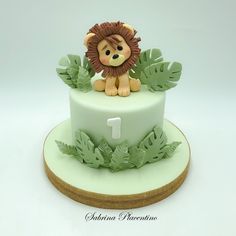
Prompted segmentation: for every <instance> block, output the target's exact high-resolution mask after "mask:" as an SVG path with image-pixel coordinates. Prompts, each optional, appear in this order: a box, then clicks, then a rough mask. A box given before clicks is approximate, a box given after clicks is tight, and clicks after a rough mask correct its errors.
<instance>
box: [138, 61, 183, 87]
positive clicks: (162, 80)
mask: <svg viewBox="0 0 236 236" xmlns="http://www.w3.org/2000/svg"><path fill="white" fill-rule="evenodd" d="M181 70H182V66H181V64H180V63H178V62H173V63H170V62H160V63H156V64H153V65H151V66H149V67H147V68H145V70H144V71H143V72H141V81H142V83H143V84H147V86H148V88H149V90H150V91H165V90H167V89H170V88H173V87H175V86H176V85H177V84H176V82H177V81H178V80H179V78H180V75H181Z"/></svg>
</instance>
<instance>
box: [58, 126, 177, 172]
mask: <svg viewBox="0 0 236 236" xmlns="http://www.w3.org/2000/svg"><path fill="white" fill-rule="evenodd" d="M75 136H76V137H75V138H76V144H75V145H68V144H65V143H63V142H61V141H56V144H57V146H58V148H59V150H60V151H61V152H62V153H63V154H66V155H69V156H71V157H73V158H75V159H77V160H79V161H80V162H81V163H83V164H85V165H88V166H89V167H92V168H100V167H105V168H108V169H110V170H111V171H113V172H116V171H121V170H125V169H131V168H140V167H142V166H144V165H145V164H147V163H153V162H157V161H160V160H162V159H165V158H170V157H172V155H173V153H174V152H175V150H176V149H177V147H178V146H179V145H180V144H181V142H172V143H169V144H168V143H167V137H166V135H165V133H164V132H163V130H162V129H161V128H159V127H157V126H155V127H154V128H153V130H152V131H151V132H149V134H148V135H147V136H146V137H144V138H143V139H142V141H141V142H139V143H138V144H137V145H135V146H131V147H129V146H128V143H127V142H122V143H121V144H119V145H117V146H116V147H115V148H114V149H113V148H112V147H111V146H110V145H109V144H108V142H107V141H106V140H105V139H102V140H101V142H100V143H99V145H98V146H97V147H96V146H95V144H94V143H93V141H92V140H91V138H90V137H89V136H88V135H87V134H86V133H85V132H83V131H81V130H78V131H77V132H76V135H75Z"/></svg>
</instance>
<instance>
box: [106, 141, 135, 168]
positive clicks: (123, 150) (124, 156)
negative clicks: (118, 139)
mask: <svg viewBox="0 0 236 236" xmlns="http://www.w3.org/2000/svg"><path fill="white" fill-rule="evenodd" d="M132 166H134V165H133V164H132V163H130V162H129V153H128V144H127V142H123V143H121V144H120V145H118V146H116V148H115V151H114V152H113V153H112V158H111V163H110V167H111V169H112V170H113V171H118V170H122V169H127V168H131V167H132Z"/></svg>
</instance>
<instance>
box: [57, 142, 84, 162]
mask: <svg viewBox="0 0 236 236" xmlns="http://www.w3.org/2000/svg"><path fill="white" fill-rule="evenodd" d="M55 142H56V144H57V146H58V148H59V150H60V151H61V152H62V153H63V154H66V155H70V156H73V157H75V158H76V159H78V160H79V161H80V162H81V163H83V159H82V158H81V156H79V154H78V152H77V149H76V147H75V146H71V145H68V144H65V143H63V142H61V141H57V140H56V141H55Z"/></svg>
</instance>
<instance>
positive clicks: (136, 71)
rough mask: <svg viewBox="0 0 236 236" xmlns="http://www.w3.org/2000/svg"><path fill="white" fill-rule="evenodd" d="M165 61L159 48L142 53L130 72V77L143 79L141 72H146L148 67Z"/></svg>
mask: <svg viewBox="0 0 236 236" xmlns="http://www.w3.org/2000/svg"><path fill="white" fill-rule="evenodd" d="M161 61H163V58H162V55H161V51H160V50H159V49H157V48H154V49H148V50H146V51H143V52H141V54H140V56H139V58H138V60H137V62H136V64H135V65H134V67H133V68H132V69H131V70H130V73H129V74H130V76H131V77H132V78H135V79H140V80H141V82H142V83H143V81H142V79H141V72H142V71H144V69H145V68H147V67H148V66H150V65H152V64H154V63H158V62H161Z"/></svg>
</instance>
